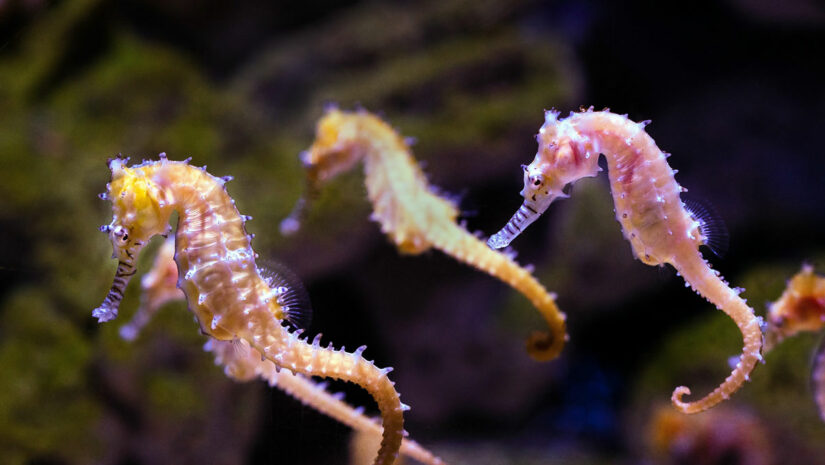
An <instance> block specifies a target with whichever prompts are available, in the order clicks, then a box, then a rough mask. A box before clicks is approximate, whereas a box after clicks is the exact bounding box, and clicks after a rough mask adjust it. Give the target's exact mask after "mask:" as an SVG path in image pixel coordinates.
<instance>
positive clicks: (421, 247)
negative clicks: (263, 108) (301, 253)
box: [281, 108, 567, 361]
mask: <svg viewBox="0 0 825 465" xmlns="http://www.w3.org/2000/svg"><path fill="white" fill-rule="evenodd" d="M301 158H302V161H303V163H304V167H305V168H306V170H307V181H308V192H307V194H305V196H304V197H303V198H301V199H300V200H299V201H298V203H297V205H296V207H295V210H293V213H292V214H291V215H290V216H289V217H288V218H287V219H286V220H284V221H283V222H282V223H281V231H282V232H284V233H285V234H287V233H291V232H294V231H295V230H297V228H298V227H299V225H300V223H299V218H300V217H301V215H302V214H303V211H304V209H305V207H306V203H307V202H308V200H309V199H311V198H312V197H313V196H314V195H315V193H316V192H317V190H318V189H319V188H320V186H321V185H322V184H323V183H324V182H326V181H328V180H330V179H332V178H333V177H335V176H336V175H338V174H339V173H341V172H344V171H346V170H348V169H350V168H352V167H353V166H354V165H355V164H356V163H358V162H359V161H361V160H363V161H364V173H365V183H366V185H367V195H368V196H369V199H370V201H371V202H372V205H373V213H372V219H374V220H375V221H377V222H378V223H379V224H380V225H381V231H382V232H383V233H385V234H387V235H388V236H390V238H391V239H392V240H393V242H395V244H396V246H397V247H398V249H399V250H400V251H401V252H403V253H409V254H418V253H422V252H424V251H426V250H428V249H430V248H435V249H438V250H441V251H442V252H444V253H446V254H447V255H450V256H452V257H453V258H455V259H457V260H459V261H461V262H464V263H466V264H468V265H470V266H473V267H475V268H477V269H479V270H481V271H484V272H486V273H487V274H489V275H491V276H494V277H496V278H498V279H500V280H502V281H504V282H506V283H507V284H509V285H510V286H512V287H513V288H514V289H516V290H517V291H519V292H521V293H522V294H523V295H524V296H525V297H527V298H528V299H529V300H530V302H531V303H532V304H533V305H534V306H535V307H536V309H538V310H539V312H540V313H541V315H542V317H543V318H544V319H545V321H546V322H547V325H548V326H549V327H550V331H549V332H545V331H534V332H532V333H531V334H530V336H529V337H528V339H527V352H528V354H529V355H530V356H531V357H533V358H534V359H535V360H539V361H546V360H552V359H553V358H555V357H557V356H558V355H559V353H560V352H561V350H562V348H563V347H564V343H565V341H566V340H567V335H566V332H565V315H564V313H562V312H561V310H559V308H558V306H556V301H555V295H554V294H552V293H550V292H547V289H545V287H544V286H542V285H541V283H539V282H538V281H537V280H536V278H534V277H533V275H531V274H530V272H528V271H527V270H526V269H524V268H523V267H521V266H519V265H518V264H517V263H516V262H515V261H514V260H513V259H512V258H510V257H509V256H508V255H506V254H503V253H499V252H497V251H493V250H490V249H489V248H488V247H487V246H486V245H485V244H484V241H482V240H480V239H479V238H478V237H476V236H474V235H473V234H471V233H470V232H469V231H467V230H466V229H464V228H463V227H461V226H460V225H459V224H457V223H456V219H457V218H458V208H456V206H455V205H454V204H453V202H451V201H449V200H447V199H445V198H442V197H441V196H439V195H437V194H436V193H434V192H433V190H434V189H433V188H432V187H431V186H430V185H429V184H428V183H427V179H426V177H425V176H424V173H423V172H422V171H421V169H420V168H419V167H418V163H416V161H415V158H413V156H412V153H411V152H410V148H409V145H408V144H407V142H406V141H405V139H404V138H402V137H401V136H400V135H399V134H398V133H397V132H396V131H395V130H394V129H393V128H392V127H391V126H390V125H389V124H387V123H386V122H384V121H383V120H381V118H378V117H377V116H375V115H373V114H371V113H369V112H367V111H357V112H344V111H340V110H338V109H335V108H332V109H329V110H328V111H327V112H326V114H324V116H323V117H322V118H321V119H320V120H319V121H318V125H317V129H316V134H315V142H314V143H313V144H312V147H310V149H309V150H308V151H306V152H304V153H303V154H302V155H301Z"/></svg>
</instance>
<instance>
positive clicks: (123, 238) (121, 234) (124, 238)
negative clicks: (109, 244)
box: [112, 225, 129, 244]
mask: <svg viewBox="0 0 825 465" xmlns="http://www.w3.org/2000/svg"><path fill="white" fill-rule="evenodd" d="M112 234H113V235H114V236H115V237H116V238H117V240H118V241H120V242H121V244H125V243H126V242H128V241H129V231H128V230H127V229H126V228H124V227H123V226H120V225H118V226H115V229H113V230H112Z"/></svg>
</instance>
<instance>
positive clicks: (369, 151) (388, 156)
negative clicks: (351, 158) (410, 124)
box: [358, 115, 424, 200]
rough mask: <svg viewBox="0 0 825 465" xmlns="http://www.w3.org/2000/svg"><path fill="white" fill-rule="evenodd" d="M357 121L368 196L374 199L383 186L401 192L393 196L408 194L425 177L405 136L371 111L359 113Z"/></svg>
mask: <svg viewBox="0 0 825 465" xmlns="http://www.w3.org/2000/svg"><path fill="white" fill-rule="evenodd" d="M360 125H361V128H360V129H361V130H360V131H359V134H360V135H361V137H360V143H359V144H358V145H359V146H360V147H363V150H364V153H363V159H364V172H365V174H366V177H367V191H368V194H369V197H370V199H371V200H375V199H376V198H378V197H380V196H381V195H382V193H383V191H386V190H394V191H397V192H398V194H401V195H395V196H393V197H395V198H401V197H402V196H403V194H404V193H406V194H407V195H409V192H405V191H408V190H409V189H410V188H411V187H417V186H419V185H420V184H421V181H422V180H423V178H424V177H423V173H422V172H421V170H420V169H419V168H418V164H417V163H416V161H415V160H414V159H413V158H412V155H410V151H409V148H408V147H407V145H406V143H405V142H404V140H403V139H402V138H401V137H400V136H399V135H398V134H397V133H396V132H395V131H393V129H392V127H390V126H389V125H387V124H386V123H385V122H383V121H381V120H380V119H378V118H376V117H374V116H372V115H368V116H364V117H362V119H361V120H360ZM371 179H372V180H373V181H371Z"/></svg>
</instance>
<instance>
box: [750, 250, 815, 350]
mask: <svg viewBox="0 0 825 465" xmlns="http://www.w3.org/2000/svg"><path fill="white" fill-rule="evenodd" d="M823 327H825V277H824V276H817V275H816V274H815V273H814V268H813V267H812V266H811V265H803V266H802V270H800V271H799V272H798V273H797V274H795V275H793V277H791V279H790V280H789V281H788V285H787V287H786V288H785V291H784V292H782V295H781V296H780V297H779V299H778V300H777V301H776V302H773V303H770V304H768V317H767V329H766V330H765V351H766V352H767V351H769V350H770V349H772V348H773V347H774V346H775V345H776V344H778V343H779V342H781V341H782V340H783V339H785V338H787V337H790V336H793V335H794V334H797V333H800V332H803V331H807V332H815V331H819V330H820V329H822V328H823Z"/></svg>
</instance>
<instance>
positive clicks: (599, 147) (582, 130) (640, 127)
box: [488, 108, 762, 413]
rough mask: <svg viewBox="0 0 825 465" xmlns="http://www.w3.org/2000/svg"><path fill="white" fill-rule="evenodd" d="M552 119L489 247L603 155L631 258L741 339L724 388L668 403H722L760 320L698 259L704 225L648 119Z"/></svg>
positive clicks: (748, 365) (754, 346)
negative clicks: (703, 303)
mask: <svg viewBox="0 0 825 465" xmlns="http://www.w3.org/2000/svg"><path fill="white" fill-rule="evenodd" d="M558 116H559V113H558V112H556V111H548V112H546V113H545V122H544V124H543V125H542V127H541V129H539V133H538V135H537V141H538V145H539V149H538V152H537V153H536V156H535V158H534V159H533V161H532V163H530V165H529V166H524V165H522V169H523V171H524V190H522V191H521V195H522V196H523V197H524V203H523V204H522V206H521V207H520V208H519V209H518V211H517V212H516V213H515V214H514V215H513V217H512V218H511V219H510V221H509V222H508V223H507V225H506V226H504V228H503V229H502V230H501V231H499V232H498V233H496V234H495V235H493V236H492V237H491V238H490V240H489V242H488V244H489V245H490V246H491V247H494V248H500V247H504V246H506V245H507V244H509V243H510V241H512V240H513V239H514V238H515V237H516V236H518V234H519V233H520V232H521V231H522V230H524V228H526V227H527V226H528V225H529V224H530V223H532V222H533V221H535V220H536V218H538V217H539V216H540V215H541V214H542V213H543V212H544V211H545V210H547V208H548V207H549V206H550V204H551V203H552V202H553V200H555V199H562V198H565V197H568V195H567V194H566V193H565V187H566V186H567V185H569V184H572V183H574V182H575V181H577V180H578V179H581V178H584V177H592V176H596V175H597V173H598V172H599V171H600V170H601V169H600V168H599V165H598V159H599V154H603V155H604V156H605V158H606V159H607V167H608V170H609V178H610V186H611V191H612V194H613V201H614V203H615V206H616V219H617V220H618V221H619V223H620V224H621V225H622V231H623V232H624V236H625V238H626V239H627V240H628V241H630V244H631V246H632V248H633V251H634V253H635V255H636V257H637V258H639V260H641V261H642V262H643V263H646V264H648V265H663V264H665V263H669V264H670V265H672V266H673V267H674V268H675V269H676V270H677V272H678V273H679V274H680V275H681V276H683V277H684V279H685V285H686V286H691V287H692V288H693V289H694V290H695V291H696V292H697V293H699V294H700V295H701V296H703V297H705V298H706V299H707V300H708V301H710V302H711V303H712V304H714V305H715V306H716V307H717V308H719V309H721V310H722V311H724V312H725V313H727V314H728V315H729V316H730V317H731V318H732V319H733V321H734V322H735V323H736V325H737V326H738V327H739V330H740V331H741V333H742V336H743V339H744V348H743V354H742V356H741V357H740V360H739V363H738V364H737V365H736V367H735V369H734V370H733V372H732V373H731V374H730V375H729V376H728V377H727V378H726V379H725V381H724V382H723V383H722V384H720V385H719V386H718V387H717V388H716V389H714V390H713V391H712V392H711V393H710V394H708V395H707V396H705V397H704V398H702V399H700V400H697V401H694V402H683V401H682V397H683V396H684V395H686V394H688V395H689V394H690V389H688V388H687V387H685V386H680V387H678V388H676V390H675V391H674V392H673V395H672V397H671V400H672V402H673V404H674V405H675V406H676V408H678V409H679V410H681V411H682V412H685V413H695V412H700V411H702V410H706V409H708V408H710V407H712V406H713V405H715V404H717V403H719V402H721V401H722V400H724V399H727V398H728V397H729V396H730V395H731V394H732V393H734V392H735V391H736V390H737V389H739V387H740V386H741V385H742V384H743V383H744V382H745V381H746V380H747V379H749V374H750V372H751V370H753V368H754V366H755V365H756V362H757V361H760V360H762V355H761V353H760V347H761V345H762V332H761V329H760V325H761V323H760V319H759V318H757V317H756V316H755V315H754V313H753V309H751V308H750V307H749V306H748V305H747V304H746V303H745V301H744V300H743V299H742V298H741V297H740V296H739V293H740V292H741V290H740V289H731V288H730V287H729V286H728V284H727V283H726V282H725V281H724V280H723V279H722V278H721V277H720V276H719V273H718V272H716V271H715V270H713V269H711V267H710V265H708V263H707V262H706V261H705V260H704V258H703V257H702V254H701V253H700V251H699V246H701V245H703V244H705V243H706V242H707V241H708V235H707V234H708V232H707V231H706V230H705V229H703V223H702V219H701V218H699V217H697V216H696V215H694V214H692V213H691V212H690V211H689V210H688V209H687V208H686V207H685V204H684V203H682V201H681V200H680V194H681V193H682V192H684V191H685V189H683V188H682V187H681V186H679V184H678V183H677V182H676V179H675V178H674V175H675V173H676V172H675V171H674V170H673V169H671V167H670V166H669V165H668V163H667V161H666V158H667V157H668V156H669V155H668V154H665V153H663V152H662V151H661V150H660V149H659V148H658V147H657V146H656V143H655V142H654V141H653V138H651V137H650V136H649V135H648V134H647V132H645V130H644V128H645V126H646V125H647V124H648V123H649V121H645V122H642V123H634V122H633V121H631V120H629V119H628V118H627V116H626V115H617V114H615V113H611V112H609V111H608V110H604V111H593V109H592V108H590V109H587V110H584V109H583V110H582V111H581V112H580V113H571V114H570V116H569V117H568V118H564V119H559V118H558Z"/></svg>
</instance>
